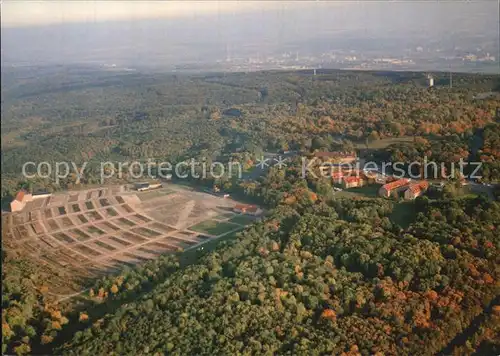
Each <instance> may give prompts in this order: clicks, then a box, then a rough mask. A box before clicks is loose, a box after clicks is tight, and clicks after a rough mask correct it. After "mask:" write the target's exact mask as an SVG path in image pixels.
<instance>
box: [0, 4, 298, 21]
mask: <svg viewBox="0 0 500 356" xmlns="http://www.w3.org/2000/svg"><path fill="white" fill-rule="evenodd" d="M300 5H304V3H303V4H300V3H298V2H295V3H288V4H284V1H248V0H244V1H186V0H185V1H163V2H160V1H142V0H141V1H112V0H108V1H77V0H75V1H72V0H69V1H68V0H65V1H28V0H4V1H3V4H2V27H23V26H34V25H35V26H36V25H47V24H61V23H71V22H102V21H110V20H138V19H152V18H179V17H196V16H200V15H210V14H215V13H228V12H229V13H231V12H245V11H256V10H267V9H272V8H279V7H283V6H300Z"/></svg>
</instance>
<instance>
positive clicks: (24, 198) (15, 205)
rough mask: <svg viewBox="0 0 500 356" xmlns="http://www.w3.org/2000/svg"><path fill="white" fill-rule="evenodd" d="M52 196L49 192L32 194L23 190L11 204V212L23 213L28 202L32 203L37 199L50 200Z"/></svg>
mask: <svg viewBox="0 0 500 356" xmlns="http://www.w3.org/2000/svg"><path fill="white" fill-rule="evenodd" d="M51 195H52V194H51V193H48V192H39V193H35V194H31V193H29V192H28V191H26V190H24V189H21V190H20V191H18V192H17V194H16V196H15V197H14V200H13V201H12V202H11V203H10V211H12V212H15V211H21V210H23V209H24V207H25V206H26V204H27V203H28V202H31V201H33V200H36V199H42V198H48V197H50V196H51Z"/></svg>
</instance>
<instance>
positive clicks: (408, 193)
mask: <svg viewBox="0 0 500 356" xmlns="http://www.w3.org/2000/svg"><path fill="white" fill-rule="evenodd" d="M428 188H429V182H427V181H425V180H424V181H421V182H418V183H412V184H410V186H409V187H408V189H407V190H405V199H406V200H413V199H415V198H417V197H419V196H421V195H422V194H424V193H425V191H426V190H427V189H428Z"/></svg>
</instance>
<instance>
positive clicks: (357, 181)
mask: <svg viewBox="0 0 500 356" xmlns="http://www.w3.org/2000/svg"><path fill="white" fill-rule="evenodd" d="M363 185H365V180H364V179H363V178H361V177H356V176H349V177H343V178H342V186H343V187H344V189H349V188H356V187H362V186H363Z"/></svg>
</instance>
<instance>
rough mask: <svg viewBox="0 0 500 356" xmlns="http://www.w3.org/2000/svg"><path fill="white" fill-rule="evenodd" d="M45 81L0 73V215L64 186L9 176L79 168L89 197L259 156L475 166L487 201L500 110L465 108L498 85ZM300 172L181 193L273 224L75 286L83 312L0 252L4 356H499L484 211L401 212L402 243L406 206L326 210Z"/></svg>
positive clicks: (467, 79)
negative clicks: (148, 176)
mask: <svg viewBox="0 0 500 356" xmlns="http://www.w3.org/2000/svg"><path fill="white" fill-rule="evenodd" d="M58 73H59V72H58V71H50V72H47V73H43V72H42V73H38V77H37V78H34V77H32V76H30V75H27V74H26V73H25V72H23V69H22V68H18V69H16V70H13V71H12V72H9V73H2V80H3V81H4V84H5V83H7V84H8V85H2V202H3V203H8V202H9V201H10V200H11V199H12V196H13V195H14V194H15V192H16V191H17V190H18V189H19V188H20V187H26V188H28V189H29V190H36V189H39V188H43V189H48V190H64V189H74V188H76V184H75V177H74V176H71V175H70V176H68V178H67V179H66V180H64V181H63V182H62V183H61V184H59V185H58V184H56V183H55V181H54V180H53V179H49V178H47V179H42V178H34V179H29V180H27V179H24V178H23V177H22V176H21V174H20V172H21V165H22V162H26V161H35V162H37V161H42V160H43V161H49V162H57V161H74V162H76V163H78V164H80V163H81V162H84V161H88V162H89V170H88V171H86V174H85V176H84V179H83V181H82V182H81V184H82V185H86V184H92V183H97V182H98V174H97V171H96V170H95V169H97V168H98V164H97V163H98V162H100V161H101V160H128V161H130V160H133V159H141V160H143V159H144V160H145V159H148V158H152V159H160V160H171V161H172V162H176V161H180V160H185V159H187V158H191V157H195V158H199V157H205V158H207V159H208V160H216V159H217V160H230V159H237V160H240V161H243V162H245V163H246V165H247V168H250V167H251V166H253V164H254V162H255V160H256V159H257V158H258V157H259V156H260V155H261V154H262V152H264V151H272V152H277V151H278V152H279V151H286V150H298V151H301V152H308V153H310V152H313V151H314V150H332V151H333V150H355V149H356V150H358V152H360V154H361V153H362V154H363V155H366V157H372V158H375V159H377V160H386V159H387V160H398V161H403V162H410V161H413V160H419V161H420V160H422V159H423V158H424V157H429V158H430V159H433V160H435V161H437V162H446V163H451V162H458V161H459V160H460V159H464V160H466V161H477V160H479V161H481V162H482V163H483V166H482V176H483V180H484V181H485V182H491V183H495V182H498V179H499V174H500V167H499V165H498V160H499V152H498V148H499V147H500V141H499V140H500V125H499V123H498V122H499V118H498V117H496V116H495V115H496V108H497V107H498V106H499V101H498V100H497V99H495V97H488V98H486V99H482V100H477V99H475V95H476V94H477V93H479V92H488V91H491V90H493V89H494V88H498V84H499V82H500V77H499V76H486V75H479V74H477V75H476V74H458V73H457V74H456V75H455V85H454V87H453V88H448V87H447V86H444V85H443V86H439V85H437V86H436V87H434V88H428V87H427V86H426V77H425V75H424V74H423V73H393V74H388V73H374V72H352V71H324V72H321V73H319V75H318V76H317V77H314V78H313V77H312V75H311V73H308V72H307V71H303V72H301V71H298V72H268V73H250V74H243V73H233V74H220V75H218V74H217V75H216V74H210V75H196V76H194V75H191V76H187V75H181V74H179V75H172V74H158V75H148V74H138V73H124V74H117V73H116V72H113V73H108V72H99V71H95V70H91V69H89V68H76V69H73V70H70V71H68V72H67V73H66V74H65V75H60V74H58ZM439 75H441V76H445V74H439V73H437V74H436V77H439ZM40 78H42V79H40ZM437 82H439V81H438V80H437ZM398 138H406V141H405V142H400V141H397V140H396V139H398ZM381 142H386V143H387V144H384V145H381V144H380V143H381ZM379 144H380V145H379ZM300 170H301V167H300V159H299V157H297V158H296V159H291V160H290V161H289V164H288V165H287V167H286V169H277V168H275V167H272V168H270V169H269V170H268V171H267V173H266V174H265V175H263V176H261V177H258V178H254V179H245V180H237V179H235V178H234V177H229V176H226V177H222V178H219V179H217V180H214V179H210V178H209V179H205V180H201V181H192V182H190V184H200V185H205V186H208V187H210V186H212V185H214V184H218V185H220V186H221V187H222V189H223V190H224V191H228V192H231V193H232V195H234V196H235V197H237V198H238V199H241V200H244V201H249V202H255V203H258V204H260V205H262V206H264V207H266V208H267V209H268V212H269V213H268V214H267V215H266V216H265V217H263V218H261V219H260V220H259V221H257V222H256V223H254V224H252V225H250V226H248V227H247V228H246V229H245V230H244V231H243V232H240V233H238V234H237V235H236V236H233V237H231V238H228V239H225V240H224V241H221V242H219V243H218V244H217V246H216V247H215V248H214V249H213V250H210V251H206V252H199V251H198V252H196V253H195V254H194V255H191V256H188V255H187V254H186V253H184V254H183V253H175V254H171V255H165V256H161V257H160V258H158V259H157V260H155V261H150V262H147V263H144V264H142V265H138V266H136V267H127V268H125V269H124V270H122V271H120V272H119V273H117V274H110V275H107V276H103V277H102V278H101V279H99V280H85V281H74V284H75V285H80V286H82V289H84V293H82V294H81V295H79V296H78V297H76V298H70V299H68V300H65V301H62V302H59V303H56V302H55V301H54V298H52V297H51V294H50V288H49V287H48V286H49V285H51V283H55V282H53V279H57V278H67V276H64V275H61V273H60V272H59V271H53V270H50V269H47V268H45V267H43V266H37V265H34V264H33V263H32V262H31V261H30V260H29V258H27V256H23V254H22V252H21V253H17V254H14V253H11V251H5V250H4V249H2V266H3V268H2V282H3V290H2V352H3V353H13V354H19V355H22V354H30V353H35V354H63V355H95V354H97V355H104V354H106V355H163V354H173V355H186V354H200V355H209V354H210V355H213V354H216V355H233V354H269V355H270V354H290V355H291V354H304V355H309V354H334V355H394V354H398V355H399V354H401V355H439V354H443V355H445V354H446V355H447V354H452V355H464V354H465V355H472V354H480V355H496V354H499V353H500V334H499V332H500V330H499V328H498V325H500V300H499V296H500V294H499V290H498V281H499V276H500V267H499V266H500V254H499V249H500V233H499V229H500V203H499V202H498V201H495V200H492V199H490V198H488V197H486V196H483V195H467V194H456V192H457V191H458V190H459V189H460V188H459V186H460V184H459V182H458V181H456V180H451V181H449V182H447V184H446V185H445V187H444V189H443V190H442V191H435V192H432V194H431V192H429V194H427V195H426V196H423V197H418V198H417V199H416V200H415V201H412V202H408V203H405V205H404V206H405V209H407V210H408V212H409V214H408V216H409V217H408V218H407V219H406V220H407V221H405V223H404V224H403V223H401V221H399V220H398V219H396V218H395V216H396V215H397V214H398V212H399V211H400V210H401V209H402V202H401V201H398V200H396V199H385V198H373V197H369V198H346V197H343V196H339V195H337V194H335V193H334V191H333V186H332V184H331V182H330V181H329V180H327V179H324V178H314V177H311V176H307V177H305V178H304V177H302V175H301V174H300ZM127 179H128V177H126V175H125V178H124V180H123V182H126V181H127ZM123 182H122V183H123ZM115 183H116V182H115ZM450 192H455V194H451V193H450ZM497 192H499V191H498V188H497ZM497 194H498V195H497V196H500V193H497ZM497 200H498V199H497Z"/></svg>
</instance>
